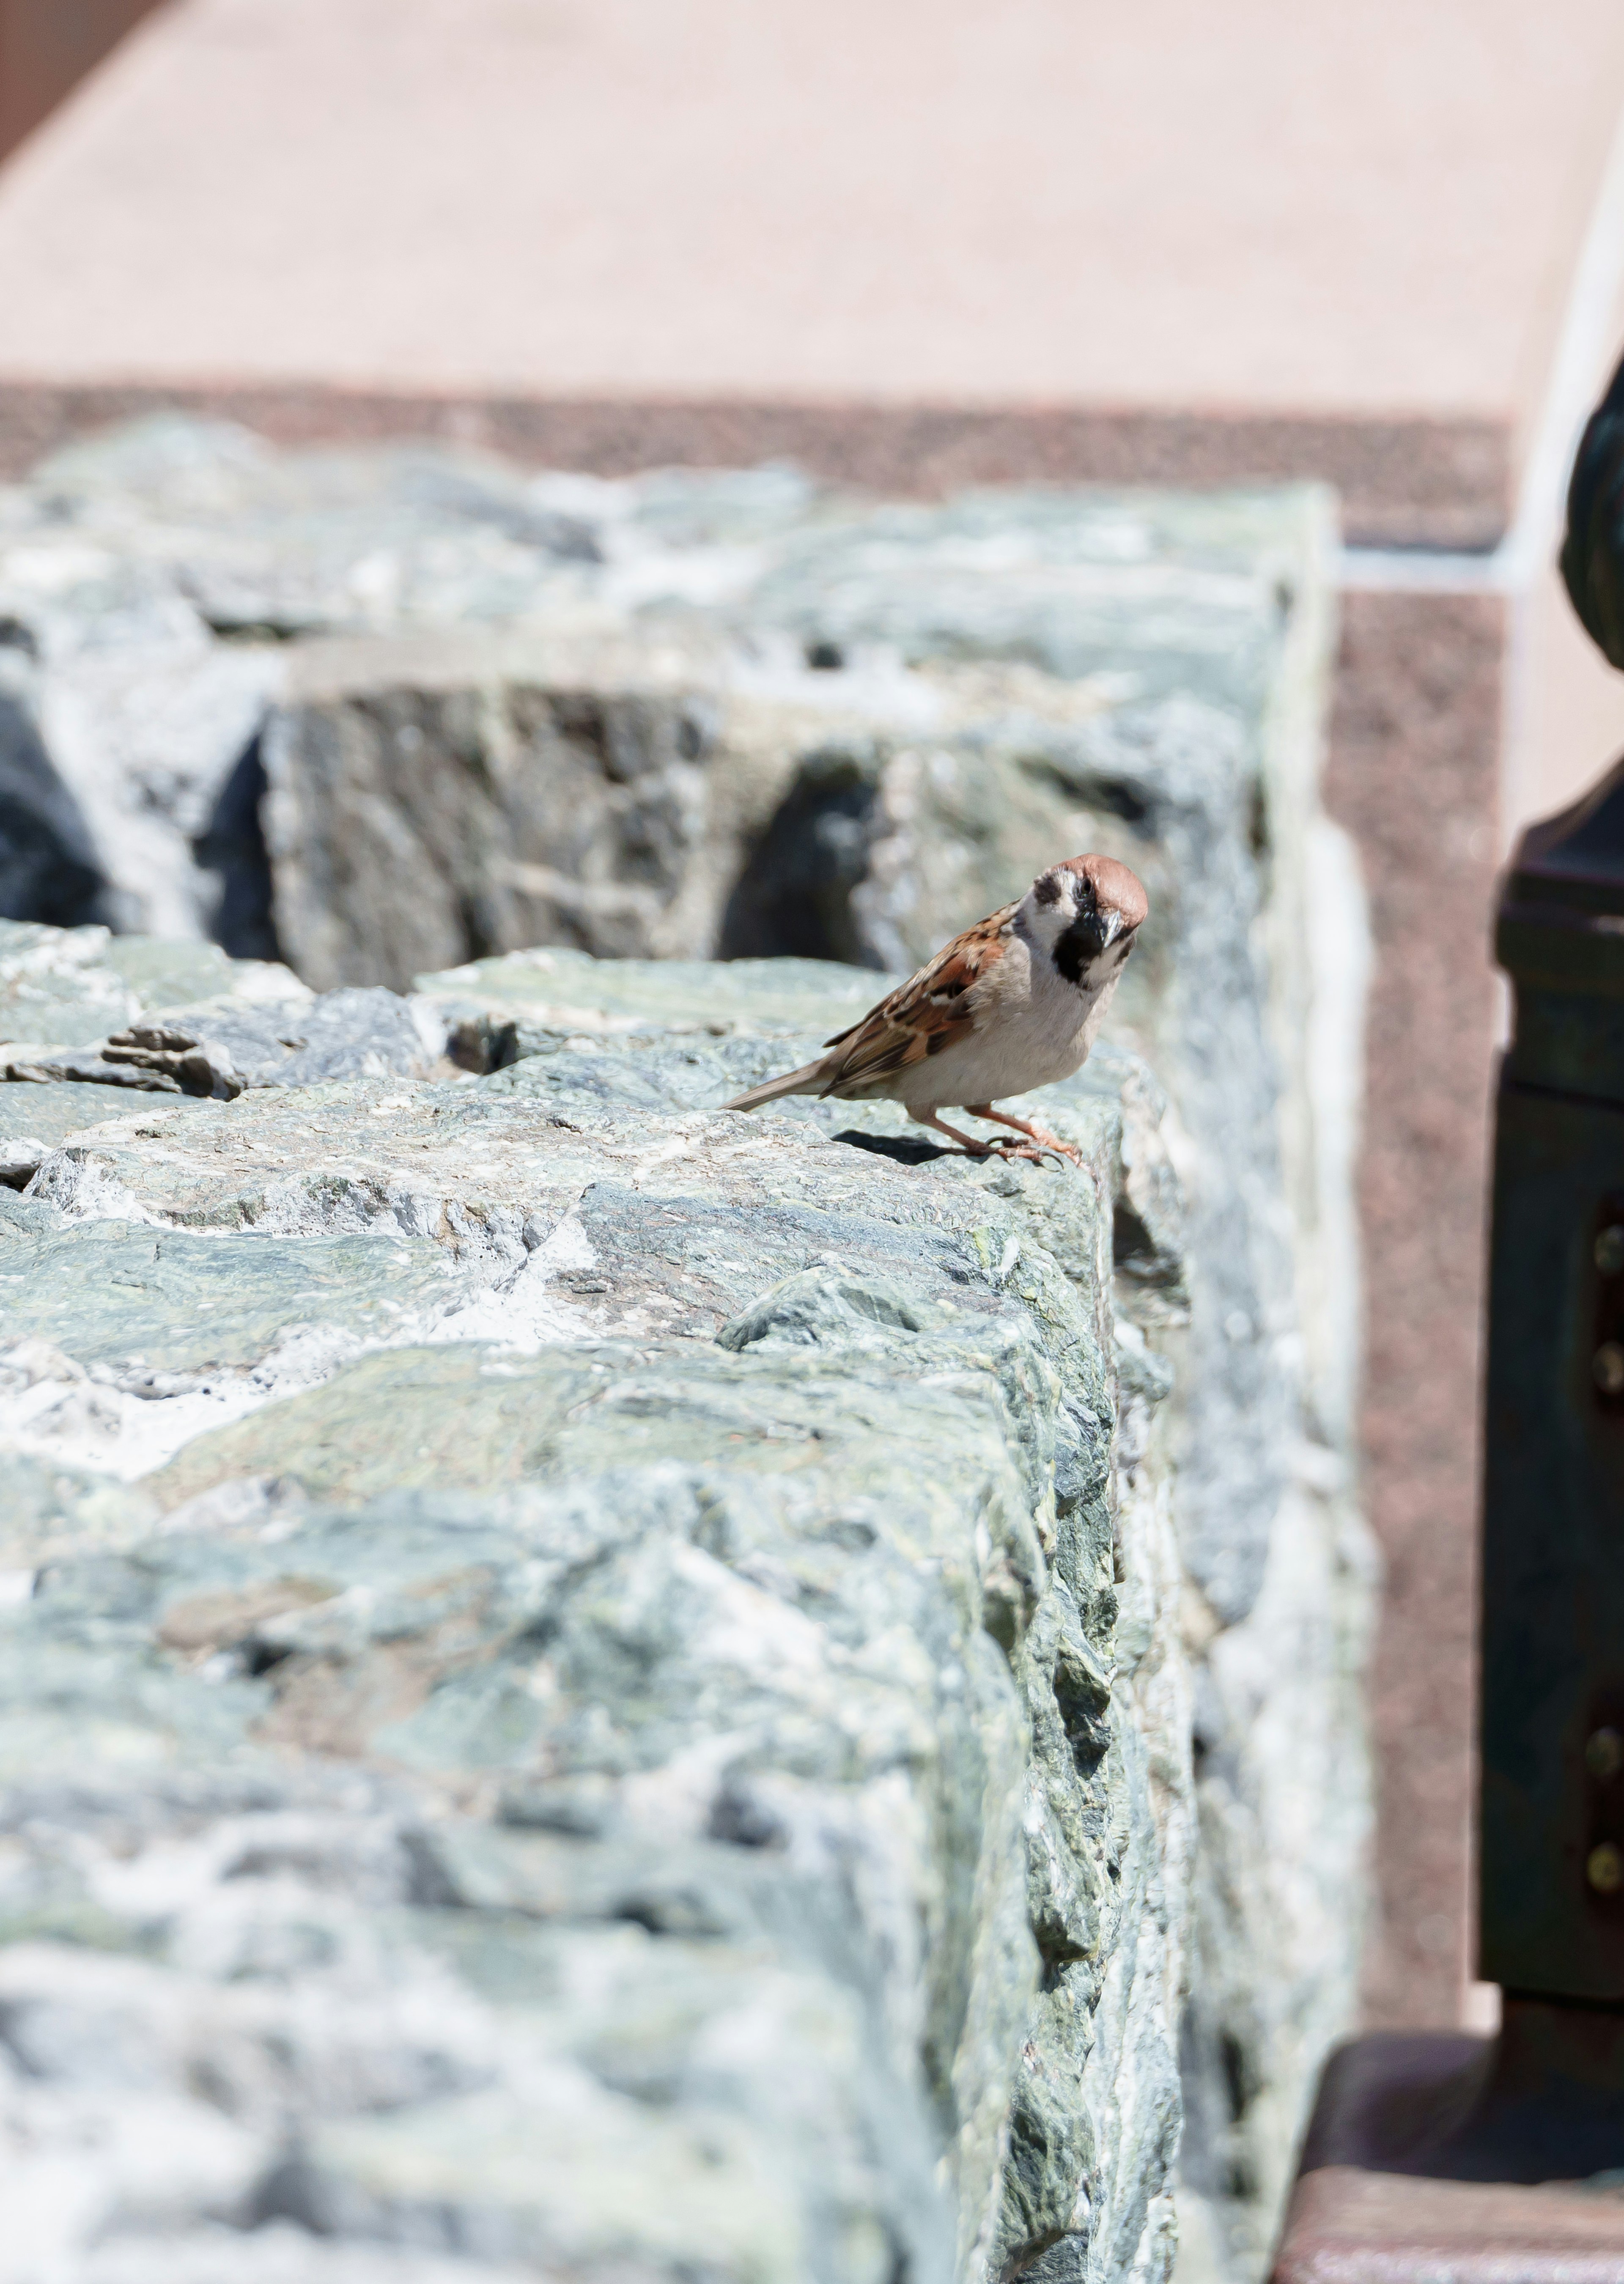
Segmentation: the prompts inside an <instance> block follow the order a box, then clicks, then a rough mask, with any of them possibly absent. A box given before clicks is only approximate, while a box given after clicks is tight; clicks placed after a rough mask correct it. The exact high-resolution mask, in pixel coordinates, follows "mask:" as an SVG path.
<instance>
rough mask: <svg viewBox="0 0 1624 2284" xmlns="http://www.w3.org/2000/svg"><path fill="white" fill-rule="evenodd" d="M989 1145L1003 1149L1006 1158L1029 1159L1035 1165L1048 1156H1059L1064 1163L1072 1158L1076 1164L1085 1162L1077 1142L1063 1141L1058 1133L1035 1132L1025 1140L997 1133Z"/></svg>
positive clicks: (993, 1148) (995, 1148)
mask: <svg viewBox="0 0 1624 2284" xmlns="http://www.w3.org/2000/svg"><path fill="white" fill-rule="evenodd" d="M988 1147H989V1149H992V1150H1000V1151H1001V1152H1002V1153H1003V1154H1004V1156H1005V1157H1006V1158H1025V1159H1029V1160H1030V1161H1031V1162H1032V1164H1033V1165H1034V1166H1040V1165H1041V1164H1042V1162H1043V1161H1044V1160H1045V1159H1046V1158H1058V1159H1059V1160H1060V1161H1061V1162H1062V1163H1064V1162H1065V1161H1066V1160H1067V1159H1070V1160H1071V1163H1072V1164H1073V1165H1074V1166H1080V1165H1081V1164H1082V1162H1083V1154H1082V1152H1081V1151H1080V1150H1079V1148H1078V1146H1077V1145H1076V1143H1075V1142H1063V1141H1062V1140H1061V1139H1060V1137H1059V1136H1058V1135H1057V1134H1034V1135H1032V1137H1031V1138H1029V1139H1024V1140H1017V1138H1016V1137H1015V1136H1014V1135H1012V1134H995V1135H994V1136H993V1138H992V1141H991V1143H990V1144H989V1145H988Z"/></svg>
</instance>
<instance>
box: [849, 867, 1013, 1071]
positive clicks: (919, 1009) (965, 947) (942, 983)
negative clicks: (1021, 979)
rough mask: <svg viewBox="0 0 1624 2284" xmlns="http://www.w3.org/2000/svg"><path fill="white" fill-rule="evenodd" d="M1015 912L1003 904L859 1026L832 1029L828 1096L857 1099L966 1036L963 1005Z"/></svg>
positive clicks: (998, 950)
mask: <svg viewBox="0 0 1624 2284" xmlns="http://www.w3.org/2000/svg"><path fill="white" fill-rule="evenodd" d="M1017 909H1018V907H1017V906H1016V905H1015V904H1005V905H1004V906H1003V908H1002V909H1001V910H1000V911H996V912H991V913H989V914H988V916H987V918H986V919H985V920H977V923H976V925H975V927H971V928H966V929H965V931H964V933H963V935H959V936H955V937H954V938H953V942H952V943H949V944H945V945H944V946H943V948H942V950H940V951H938V953H937V955H936V957H935V958H934V959H931V960H928V961H927V962H926V963H925V965H924V966H923V967H922V968H921V969H920V971H919V973H918V974H917V975H911V976H910V977H909V978H908V980H907V982H906V983H901V984H898V987H897V989H896V990H894V991H893V992H891V993H890V995H889V996H888V997H885V998H883V999H882V1000H881V1002H880V1004H879V1005H878V1006H877V1007H873V1008H871V1009H870V1010H869V1012H868V1013H867V1015H865V1016H864V1017H863V1019H862V1021H861V1022H860V1023H854V1024H853V1025H852V1026H851V1029H850V1030H846V1031H837V1032H836V1035H835V1036H834V1037H833V1038H832V1039H828V1040H826V1041H825V1043H824V1044H826V1045H827V1046H828V1047H829V1048H830V1049H831V1050H833V1049H836V1048H841V1049H843V1050H844V1052H843V1053H839V1054H836V1053H835V1052H830V1053H829V1054H828V1056H827V1057H826V1059H825V1065H824V1068H825V1069H826V1071H827V1073H828V1078H827V1081H826V1083H825V1086H824V1090H823V1091H824V1092H825V1093H826V1094H851V1093H855V1092H856V1091H858V1089H859V1088H861V1087H867V1086H873V1085H875V1083H878V1082H879V1081H880V1080H882V1079H887V1078H891V1077H893V1076H895V1075H896V1073H897V1072H898V1071H900V1070H905V1069H906V1068H907V1066H908V1065H909V1064H910V1063H918V1062H922V1061H923V1060H924V1059H925V1057H926V1056H927V1055H939V1054H940V1053H941V1052H942V1050H943V1049H944V1048H945V1047H950V1046H952V1045H953V1042H954V1041H955V1040H956V1039H961V1038H963V1037H964V1036H966V1035H967V1034H968V1033H969V1029H970V1028H971V1025H972V1023H973V1022H974V1020H975V1019H974V1016H973V1014H972V1013H971V1011H970V1006H969V995H970V992H971V989H972V988H973V987H974V986H975V985H976V984H977V983H978V982H981V980H982V979H983V977H984V976H985V974H986V973H987V971H988V969H989V968H990V967H992V966H993V965H994V963H995V962H996V961H997V960H999V959H1000V958H1001V957H1002V955H1003V949H1004V945H1005V943H1006V942H1007V940H1008V929H1009V923H1010V921H1011V920H1012V919H1014V918H1015V915H1016V911H1017Z"/></svg>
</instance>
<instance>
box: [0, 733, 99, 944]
mask: <svg viewBox="0 0 1624 2284" xmlns="http://www.w3.org/2000/svg"><path fill="white" fill-rule="evenodd" d="M107 903H108V899H107V883H106V878H105V877H104V875H103V872H102V870H101V867H100V865H99V864H98V862H97V860H96V853H95V850H94V849H93V848H92V846H91V842H90V833H89V831H88V829H87V828H86V825H85V822H84V819H83V817H81V815H80V813H79V806H78V803H77V802H75V799H74V797H73V795H72V794H71V793H69V791H68V789H67V786H65V785H64V784H63V782H62V780H61V778H59V776H58V775H57V773H56V771H55V770H54V769H53V768H52V767H51V757H50V755H48V754H47V753H46V751H45V748H44V745H43V742H42V740H41V738H40V734H39V731H37V730H36V729H35V725H34V722H33V720H32V718H31V716H29V714H28V712H27V709H26V708H24V707H23V706H21V705H20V703H19V702H18V700H16V699H15V698H11V697H4V696H0V919H9V920H43V921H44V922H45V923H46V924H47V925H48V926H49V927H83V926H84V925H85V924H86V922H87V921H94V920H101V921H106V920H107V919H109V918H110V913H109V911H108V909H107Z"/></svg>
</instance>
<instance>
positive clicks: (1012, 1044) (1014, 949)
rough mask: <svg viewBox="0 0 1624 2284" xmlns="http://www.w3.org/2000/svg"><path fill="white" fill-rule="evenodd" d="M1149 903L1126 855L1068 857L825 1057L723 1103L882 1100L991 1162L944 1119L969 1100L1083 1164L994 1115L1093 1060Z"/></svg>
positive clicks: (977, 1143)
mask: <svg viewBox="0 0 1624 2284" xmlns="http://www.w3.org/2000/svg"><path fill="white" fill-rule="evenodd" d="M1147 911H1149V900H1148V898H1147V897H1146V895H1145V892H1144V890H1143V888H1142V887H1141V886H1140V884H1139V882H1138V881H1137V880H1135V879H1134V875H1133V873H1132V872H1129V870H1128V868H1127V866H1126V864H1118V862H1117V860H1116V858H1115V857H1114V856H1068V857H1067V858H1066V859H1065V861H1064V862H1063V864H1051V865H1050V866H1049V868H1048V871H1047V872H1040V873H1039V875H1038V877H1037V879H1036V880H1034V881H1033V882H1032V886H1031V888H1028V890H1027V891H1026V894H1025V895H1024V896H1023V897H1022V898H1021V899H1020V901H1019V903H1013V904H1006V905H1005V906H1004V908H1003V910H1002V911H996V912H990V913H989V914H988V915H987V917H986V919H984V920H977V922H976V925H975V927H968V928H966V929H965V931H964V933H963V935H957V936H955V937H954V938H953V942H952V943H950V944H947V945H945V947H944V948H943V949H942V950H940V951H938V953H937V955H936V958H934V959H932V960H929V961H927V962H926V964H925V966H923V967H922V968H921V969H920V971H919V973H918V974H917V975H911V976H910V977H909V978H908V980H907V982H906V983H903V984H899V985H898V988H897V989H896V990H895V991H893V992H891V993H890V996H889V997H887V998H884V999H882V1000H881V1002H880V1004H879V1005H878V1006H877V1007H873V1008H871V1009H870V1010H869V1012H868V1013H867V1015H865V1016H864V1017H863V1020H862V1021H861V1022H860V1023H854V1024H853V1025H852V1027H851V1029H850V1030H849V1031H841V1032H839V1033H838V1034H837V1035H836V1036H835V1037H834V1038H832V1039H830V1040H829V1041H828V1050H829V1051H828V1053H827V1054H825V1055H821V1056H820V1057H819V1059H818V1060H817V1061H816V1062H815V1063H807V1064H806V1065H804V1068H802V1069H800V1070H794V1071H788V1072H786V1073H785V1075H784V1076H783V1077H782V1078H771V1079H768V1081H767V1082H766V1083H765V1086H753V1087H751V1088H750V1089H749V1092H748V1093H746V1094H741V1095H738V1096H736V1097H735V1098H734V1100H733V1101H732V1102H728V1103H724V1104H723V1106H722V1107H723V1108H724V1109H725V1110H757V1109H759V1107H761V1105H762V1104H763V1103H764V1102H776V1101H777V1099H778V1098H779V1097H780V1096H781V1095H784V1094H820V1095H843V1096H847V1097H851V1098H856V1099H868V1098H873V1097H876V1096H880V1097H884V1098H886V1099H889V1100H890V1101H893V1102H900V1103H901V1104H902V1106H903V1107H904V1108H905V1109H906V1112H907V1114H908V1115H909V1117H910V1118H913V1119H915V1120H916V1121H917V1122H918V1123H919V1124H920V1125H921V1126H930V1127H934V1128H935V1130H936V1131H937V1132H938V1134H945V1135H947V1136H948V1137H949V1138H951V1139H952V1140H953V1141H954V1142H957V1143H960V1144H961V1145H962V1146H963V1147H964V1149H965V1150H967V1151H968V1152H969V1154H970V1156H971V1157H972V1158H985V1157H987V1156H989V1155H990V1154H992V1149H993V1146H994V1145H993V1143H992V1142H983V1141H981V1140H979V1139H978V1138H977V1137H976V1136H975V1135H972V1134H961V1132H960V1131H959V1130H958V1129H957V1127H953V1126H949V1125H947V1124H946V1123H945V1121H943V1120H942V1119H940V1118H938V1116H937V1113H938V1110H940V1109H942V1108H943V1107H945V1106H946V1105H949V1104H957V1105H958V1106H959V1107H961V1108H962V1109H965V1110H968V1111H969V1115H970V1116H971V1117H972V1118H986V1119H992V1120H993V1121H994V1122H996V1123H997V1124H999V1125H1000V1126H1009V1127H1013V1128H1014V1130H1015V1131H1016V1134H1018V1135H1020V1136H1022V1137H1023V1139H1022V1140H1021V1141H1019V1142H1014V1143H1012V1142H1008V1141H1006V1139H1005V1138H1004V1137H1003V1136H1002V1135H1001V1134H1000V1135H999V1136H997V1137H996V1138H995V1140H996V1143H997V1145H998V1146H1000V1147H1002V1148H1004V1149H1007V1150H1008V1152H1009V1153H1010V1154H1011V1155H1013V1156H1015V1157H1017V1158H1033V1159H1037V1158H1041V1156H1042V1155H1043V1154H1044V1152H1045V1151H1046V1150H1052V1151H1056V1152H1058V1153H1059V1154H1060V1155H1061V1156H1062V1157H1065V1158H1071V1159H1073V1160H1077V1161H1079V1162H1080V1160H1081V1156H1082V1153H1081V1152H1080V1151H1079V1149H1077V1148H1076V1146H1074V1145H1073V1144H1071V1143H1070V1142H1062V1141H1060V1140H1059V1139H1058V1138H1056V1137H1055V1135H1053V1134H1048V1133H1046V1132H1045V1131H1044V1130H1043V1129H1042V1127H1040V1126H1034V1125H1032V1123H1031V1122H1030V1121H1029V1120H1027V1119H1024V1118H1012V1117H1011V1116H1010V1115H1009V1114H1008V1111H1004V1110H994V1108H993V1107H992V1102H993V1098H994V1097H995V1096H997V1095H1000V1094H1026V1093H1029V1092H1030V1091H1031V1090H1032V1088H1033V1087H1035V1086H1052V1085H1053V1084H1054V1083H1055V1081H1056V1080H1057V1079H1063V1078H1070V1077H1071V1074H1072V1072H1073V1071H1074V1070H1078V1069H1079V1068H1081V1066H1082V1064H1083V1062H1084V1061H1085V1060H1086V1059H1087V1053H1088V1050H1089V1048H1090V1047H1092V1046H1093V1044H1094V1040H1095V1038H1096V1037H1097V1036H1098V1035H1099V1029H1100V1024H1101V1021H1102V1018H1103V1016H1104V1013H1105V1010H1106V1008H1107V1007H1108V1006H1109V1005H1110V997H1111V994H1112V992H1113V991H1115V989H1116V988H1117V984H1118V980H1119V979H1120V977H1121V974H1122V970H1123V966H1124V965H1125V964H1126V959H1127V956H1128V954H1129V952H1130V951H1131V950H1133V949H1134V935H1135V933H1136V931H1137V929H1138V927H1139V926H1140V923H1141V921H1142V919H1144V917H1145V914H1146V912H1147Z"/></svg>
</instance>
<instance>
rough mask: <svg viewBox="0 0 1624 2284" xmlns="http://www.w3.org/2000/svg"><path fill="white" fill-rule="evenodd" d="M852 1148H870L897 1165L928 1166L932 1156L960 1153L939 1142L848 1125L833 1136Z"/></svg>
mask: <svg viewBox="0 0 1624 2284" xmlns="http://www.w3.org/2000/svg"><path fill="white" fill-rule="evenodd" d="M835 1139H836V1142H849V1143H850V1144H851V1147H852V1148H853V1149H854V1150H872V1151H873V1152H874V1154H875V1156H876V1157H878V1158H892V1159H894V1160H895V1161H896V1162H897V1164H898V1165H899V1166H928V1165H929V1164H930V1161H931V1159H932V1158H956V1157H958V1156H960V1154H961V1153H960V1152H959V1151H957V1150H954V1149H952V1148H949V1147H946V1146H944V1145H943V1144H942V1143H940V1142H914V1141H912V1140H910V1139H909V1138H908V1137H907V1136H906V1135H903V1134H860V1133H859V1131H858V1130H857V1128H856V1127H855V1126H848V1127H846V1128H844V1129H843V1130H842V1131H841V1132H840V1133H838V1134H836V1137H835Z"/></svg>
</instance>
